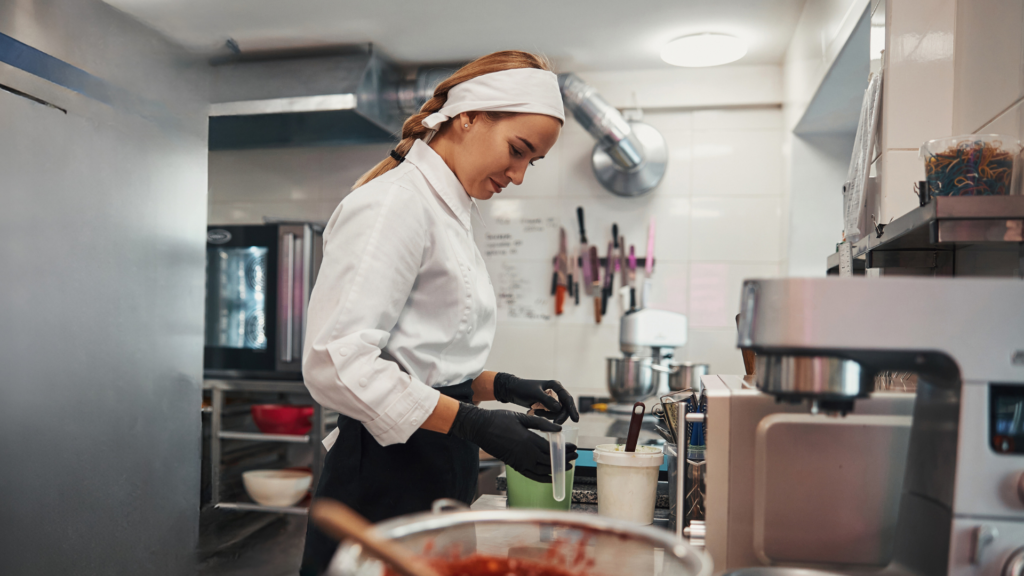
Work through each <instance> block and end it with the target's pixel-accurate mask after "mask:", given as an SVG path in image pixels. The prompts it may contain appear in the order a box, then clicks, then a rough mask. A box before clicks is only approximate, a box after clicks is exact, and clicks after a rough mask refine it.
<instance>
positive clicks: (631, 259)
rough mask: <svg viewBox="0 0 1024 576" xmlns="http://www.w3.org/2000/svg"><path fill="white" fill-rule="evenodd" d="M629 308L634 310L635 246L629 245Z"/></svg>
mask: <svg viewBox="0 0 1024 576" xmlns="http://www.w3.org/2000/svg"><path fill="white" fill-rule="evenodd" d="M628 280H629V282H628V284H629V309H630V310H636V247H635V246H633V245H632V244H630V245H629V278H628Z"/></svg>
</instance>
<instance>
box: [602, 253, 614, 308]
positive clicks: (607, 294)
mask: <svg viewBox="0 0 1024 576" xmlns="http://www.w3.org/2000/svg"><path fill="white" fill-rule="evenodd" d="M614 282H615V249H614V246H613V244H612V243H611V242H609V243H608V257H607V258H605V261H604V287H603V288H602V289H601V296H602V298H601V315H602V316H604V315H605V314H607V313H608V301H609V300H611V299H612V284H613V283H614Z"/></svg>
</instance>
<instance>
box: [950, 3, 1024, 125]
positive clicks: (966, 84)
mask: <svg viewBox="0 0 1024 576" xmlns="http://www.w3.org/2000/svg"><path fill="white" fill-rule="evenodd" d="M1022 54H1024V2H1020V0H970V1H969V2H960V3H959V6H958V10H957V19H956V77H955V87H954V98H955V110H954V115H953V126H954V132H955V133H957V134H969V133H972V132H976V131H978V130H979V129H980V128H981V127H982V126H983V125H984V124H985V123H987V122H989V121H990V120H992V119H993V118H995V116H996V115H998V114H1000V113H1001V112H1003V111H1004V110H1006V109H1007V108H1008V107H1009V106H1010V105H1012V104H1013V103H1014V102H1016V101H1017V100H1019V99H1020V98H1021V96H1024V58H1022Z"/></svg>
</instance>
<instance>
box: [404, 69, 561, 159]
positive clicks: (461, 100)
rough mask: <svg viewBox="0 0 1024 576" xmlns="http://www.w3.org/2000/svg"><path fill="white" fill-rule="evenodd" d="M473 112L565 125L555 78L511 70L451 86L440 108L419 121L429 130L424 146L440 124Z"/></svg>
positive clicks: (536, 71)
mask: <svg viewBox="0 0 1024 576" xmlns="http://www.w3.org/2000/svg"><path fill="white" fill-rule="evenodd" d="M473 111H480V112H483V111H489V112H520V113H527V114H545V115H547V116H554V117H555V118H558V119H559V120H561V121H562V122H565V112H564V110H563V109H562V92H561V90H559V88H558V77H557V76H555V75H554V74H553V73H551V72H548V71H547V70H540V69H537V68H513V69H511V70H502V71H501V72H492V73H490V74H484V75H483V76H477V77H476V78H473V79H472V80H466V81H465V82H462V83H461V84H456V85H455V86H453V87H452V89H451V90H449V91H448V100H447V101H446V102H445V104H444V107H442V108H441V109H440V110H438V111H437V112H434V113H433V114H431V115H430V116H427V117H426V118H424V119H423V126H425V127H427V128H429V129H431V130H433V132H431V133H430V134H427V137H426V138H424V139H423V141H424V143H426V142H430V139H431V138H433V137H434V134H437V128H438V126H440V125H441V124H442V123H444V122H446V121H448V120H449V119H451V118H453V117H455V116H458V115H459V114H462V113H463V112H473Z"/></svg>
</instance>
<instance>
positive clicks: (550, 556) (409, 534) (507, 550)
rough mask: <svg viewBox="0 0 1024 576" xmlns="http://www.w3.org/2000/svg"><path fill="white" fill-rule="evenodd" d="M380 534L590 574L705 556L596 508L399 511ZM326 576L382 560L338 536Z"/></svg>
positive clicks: (661, 566)
mask: <svg viewBox="0 0 1024 576" xmlns="http://www.w3.org/2000/svg"><path fill="white" fill-rule="evenodd" d="M376 528H377V530H378V531H379V533H380V535H381V536H383V537H385V538H389V539H393V540H396V541H397V542H399V543H401V544H402V545H403V546H405V547H406V548H408V549H410V550H412V551H413V552H416V553H419V554H423V555H424V556H432V557H441V558H445V559H449V560H458V559H460V558H465V557H467V556H470V555H472V554H483V555H486V556H492V557H499V558H510V559H512V558H527V559H534V560H540V561H543V562H545V563H549V564H550V565H551V566H552V567H557V568H561V569H563V570H570V571H573V572H577V571H578V572H579V573H581V574H587V575H591V576H621V575H628V576H710V575H711V569H712V566H711V560H710V559H709V558H708V557H707V556H706V555H705V554H704V553H703V552H700V551H698V550H697V549H696V548H694V547H692V546H690V545H689V544H686V543H684V542H683V541H681V540H678V539H676V537H675V534H673V533H672V532H669V531H668V530H663V529H661V528H654V527H651V526H637V525H635V524H630V523H628V522H624V521H622V520H614V519H611V518H605V517H604V516H598V515H596V514H581V513H579V512H554V511H548V510H475V511H462V512H444V513H439V514H431V513H429V512H428V513H425V514H415V515H409V516H401V517H398V518H394V519H392V520H388V521H385V522H383V523H380V524H377V525H376ZM327 573H328V574H329V575H330V576H381V575H382V574H383V573H384V570H383V565H382V564H381V562H380V561H379V560H376V559H375V558H373V557H371V556H369V555H368V554H366V553H365V552H363V550H362V548H361V547H360V546H359V545H357V544H353V543H352V542H350V541H345V542H342V544H341V546H340V547H339V548H338V552H337V553H336V554H335V556H334V559H333V560H332V562H331V566H330V568H329V569H328V572H327Z"/></svg>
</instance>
